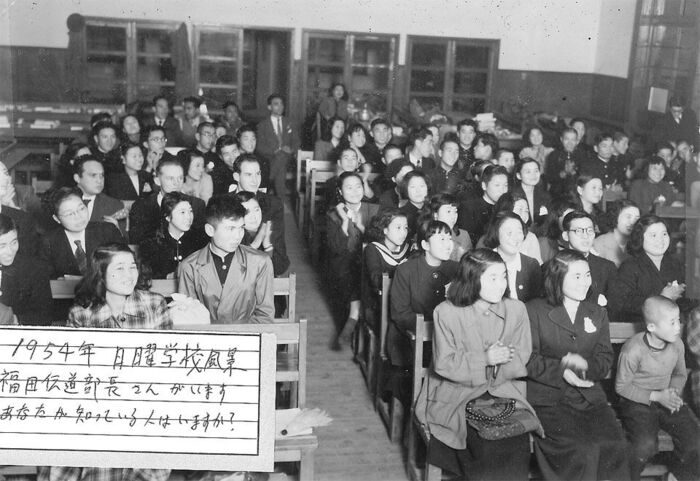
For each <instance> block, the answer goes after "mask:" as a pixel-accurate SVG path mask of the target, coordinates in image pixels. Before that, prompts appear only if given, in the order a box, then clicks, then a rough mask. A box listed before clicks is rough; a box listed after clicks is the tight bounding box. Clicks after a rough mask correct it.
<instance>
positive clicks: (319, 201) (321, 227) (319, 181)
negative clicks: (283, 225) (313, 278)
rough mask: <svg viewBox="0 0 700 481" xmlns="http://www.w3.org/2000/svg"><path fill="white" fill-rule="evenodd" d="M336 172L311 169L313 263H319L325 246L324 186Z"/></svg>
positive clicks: (310, 230) (310, 206) (310, 201)
mask: <svg viewBox="0 0 700 481" xmlns="http://www.w3.org/2000/svg"><path fill="white" fill-rule="evenodd" d="M334 175H335V172H331V171H319V170H316V169H313V170H312V171H311V181H310V188H309V192H310V195H309V210H308V219H309V222H308V226H309V235H308V238H309V240H310V244H311V263H312V264H313V265H314V266H317V265H318V263H319V259H320V258H321V257H320V255H319V254H320V253H321V249H322V247H323V236H324V234H325V232H326V216H325V215H322V214H323V208H325V202H324V199H323V193H322V192H323V187H324V184H325V183H326V181H327V180H328V179H330V178H332V177H333V176H334Z"/></svg>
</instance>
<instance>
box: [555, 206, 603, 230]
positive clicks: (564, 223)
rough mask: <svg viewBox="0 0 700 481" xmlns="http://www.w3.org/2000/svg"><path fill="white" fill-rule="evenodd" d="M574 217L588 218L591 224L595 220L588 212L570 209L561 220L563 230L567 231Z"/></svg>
mask: <svg viewBox="0 0 700 481" xmlns="http://www.w3.org/2000/svg"><path fill="white" fill-rule="evenodd" d="M576 219H588V220H590V221H591V222H592V223H593V225H595V221H594V220H593V217H592V216H591V214H589V213H588V212H584V211H582V210H572V211H571V212H569V213H568V214H566V215H565V216H564V219H562V221H561V225H562V228H563V229H564V232H566V231H568V230H569V228H570V227H571V223H572V222H573V221H575V220H576Z"/></svg>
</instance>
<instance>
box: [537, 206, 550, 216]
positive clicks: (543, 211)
mask: <svg viewBox="0 0 700 481" xmlns="http://www.w3.org/2000/svg"><path fill="white" fill-rule="evenodd" d="M547 214H549V211H548V210H547V208H546V207H545V206H540V213H539V214H537V215H547Z"/></svg>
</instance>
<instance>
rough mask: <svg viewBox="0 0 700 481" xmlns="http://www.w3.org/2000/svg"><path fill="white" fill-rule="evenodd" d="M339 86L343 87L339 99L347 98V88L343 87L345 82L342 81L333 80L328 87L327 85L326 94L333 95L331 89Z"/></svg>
mask: <svg viewBox="0 0 700 481" xmlns="http://www.w3.org/2000/svg"><path fill="white" fill-rule="evenodd" d="M338 86H341V87H343V96H342V97H340V99H341V100H347V99H348V89H347V88H345V84H344V83H342V82H335V83H333V84H332V85H331V86H330V87H328V96H329V97H332V96H333V90H335V88H336V87H338Z"/></svg>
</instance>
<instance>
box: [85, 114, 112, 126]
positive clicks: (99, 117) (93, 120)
mask: <svg viewBox="0 0 700 481" xmlns="http://www.w3.org/2000/svg"><path fill="white" fill-rule="evenodd" d="M104 121H107V122H112V114H110V113H109V112H97V113H96V114H94V115H93V116H92V117H90V125H92V126H94V125H95V124H97V123H99V122H104Z"/></svg>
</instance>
